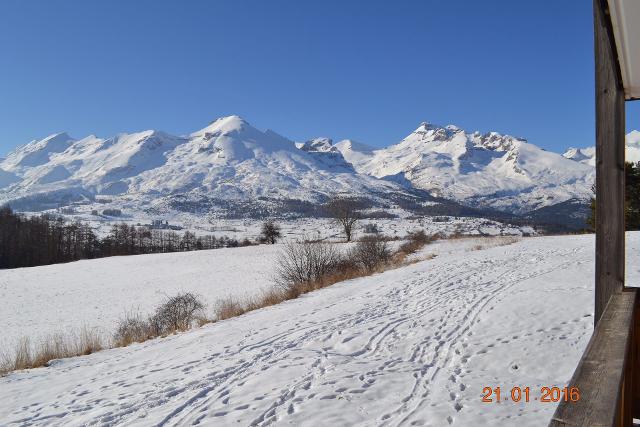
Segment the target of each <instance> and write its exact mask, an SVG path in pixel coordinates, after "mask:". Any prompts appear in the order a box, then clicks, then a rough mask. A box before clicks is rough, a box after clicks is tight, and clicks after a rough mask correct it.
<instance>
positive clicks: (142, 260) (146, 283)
mask: <svg viewBox="0 0 640 427" xmlns="http://www.w3.org/2000/svg"><path fill="white" fill-rule="evenodd" d="M278 249H279V248H278V247H277V246H272V245H260V246H250V247H244V248H225V249H213V250H207V251H196V252H180V253H169V254H153V255H135V256H122V257H110V258H101V259H94V260H83V261H77V262H72V263H68V264H56V265H47V266H40V267H29V268H16V269H11V270H3V271H2V273H1V274H0V301H1V302H0V318H1V319H3V322H4V324H5V328H4V331H3V334H2V336H0V349H3V348H12V344H14V343H15V342H16V341H17V340H18V339H20V338H21V337H25V336H28V337H30V339H31V340H32V342H35V341H38V339H39V338H41V337H44V336H47V335H50V334H52V333H56V332H71V333H75V332H77V331H79V330H80V329H81V328H83V327H85V326H86V327H89V328H94V327H98V328H101V330H102V331H103V332H105V333H111V332H112V331H114V330H115V326H116V323H117V321H118V319H120V318H122V317H123V316H124V315H125V314H126V313H128V312H139V313H141V314H143V315H146V314H150V313H152V312H153V310H154V308H155V307H156V306H158V305H159V303H160V302H162V301H163V299H164V298H166V297H167V296H173V295H175V294H177V293H178V292H181V291H189V292H194V293H196V294H198V295H200V296H201V297H202V299H203V300H204V301H205V302H207V303H209V304H213V303H215V301H216V300H217V299H218V298H224V297H227V296H234V297H245V296H248V295H256V294H257V293H259V292H261V291H262V290H263V289H266V288H268V287H270V286H272V285H273V282H272V277H273V274H272V271H273V266H274V262H273V260H274V259H275V256H276V254H277V252H278Z"/></svg>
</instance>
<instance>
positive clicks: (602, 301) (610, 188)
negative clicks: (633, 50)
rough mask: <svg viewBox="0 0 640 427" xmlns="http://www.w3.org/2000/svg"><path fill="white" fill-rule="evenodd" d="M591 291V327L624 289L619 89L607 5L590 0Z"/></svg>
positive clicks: (621, 100) (622, 111)
mask: <svg viewBox="0 0 640 427" xmlns="http://www.w3.org/2000/svg"><path fill="white" fill-rule="evenodd" d="M593 11H594V42H595V43H594V44H595V79H596V85H595V86H596V268H595V270H596V292H595V316H594V322H595V324H597V323H598V320H599V319H600V317H601V316H602V313H603V312H604V308H605V307H606V305H607V302H608V301H609V298H610V297H611V295H612V294H614V293H615V292H617V291H619V290H621V289H622V288H623V286H624V122H625V109H624V108H625V105H624V90H623V87H622V79H621V76H620V68H619V64H618V60H617V52H616V47H615V40H614V38H613V30H612V28H611V20H610V17H609V14H608V7H607V2H606V0H594V3H593Z"/></svg>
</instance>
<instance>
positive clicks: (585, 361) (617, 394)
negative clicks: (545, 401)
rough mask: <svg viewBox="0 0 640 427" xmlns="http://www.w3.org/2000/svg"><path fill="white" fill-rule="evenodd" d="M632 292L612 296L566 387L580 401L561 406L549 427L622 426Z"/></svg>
mask: <svg viewBox="0 0 640 427" xmlns="http://www.w3.org/2000/svg"><path fill="white" fill-rule="evenodd" d="M636 296H637V291H636V290H635V289H633V290H629V291H625V292H618V293H616V294H613V295H612V296H611V298H610V300H609V302H608V304H607V307H606V308H605V310H604V313H603V314H602V317H601V319H600V321H599V322H598V325H597V326H596V328H595V330H594V332H593V336H592V337H591V340H590V341H589V344H588V345H587V349H586V350H585V353H584V355H583V356H582V359H581V360H580V363H579V364H578V367H577V368H576V370H575V372H574V374H573V377H572V378H571V381H569V387H578V389H579V390H580V400H578V401H577V402H561V403H560V405H559V406H558V408H557V409H556V412H555V413H554V415H553V418H552V420H551V422H550V423H549V426H552V427H558V426H607V427H609V426H616V425H622V424H620V423H621V422H623V421H625V420H623V419H622V416H621V414H622V413H623V412H624V410H623V407H622V403H623V402H622V398H623V387H624V378H625V369H626V368H627V361H628V355H629V353H630V351H631V336H632V331H633V322H634V320H635V319H634V310H635V307H636V305H637V304H636Z"/></svg>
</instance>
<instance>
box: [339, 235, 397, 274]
mask: <svg viewBox="0 0 640 427" xmlns="http://www.w3.org/2000/svg"><path fill="white" fill-rule="evenodd" d="M349 257H350V258H352V259H353V260H355V262H356V263H358V264H359V265H361V266H362V267H363V268H364V269H365V270H366V271H374V270H375V269H376V268H379V267H381V266H383V265H384V264H386V263H387V262H389V260H390V259H391V251H390V250H389V245H388V244H387V242H386V241H385V240H384V239H380V238H378V237H377V236H367V237H364V238H362V239H360V241H358V243H357V244H356V246H355V248H353V250H352V251H351V252H350V254H349Z"/></svg>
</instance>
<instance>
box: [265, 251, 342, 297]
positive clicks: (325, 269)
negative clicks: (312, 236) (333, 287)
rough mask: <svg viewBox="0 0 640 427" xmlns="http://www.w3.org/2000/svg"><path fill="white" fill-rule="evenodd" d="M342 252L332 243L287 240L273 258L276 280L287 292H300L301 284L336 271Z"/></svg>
mask: <svg viewBox="0 0 640 427" xmlns="http://www.w3.org/2000/svg"><path fill="white" fill-rule="evenodd" d="M342 261H343V256H342V254H341V253H340V251H339V250H338V248H337V247H336V245H334V244H332V243H324V242H300V243H293V242H290V243H287V244H286V245H285V247H284V248H283V250H282V252H280V254H279V256H278V258H277V260H276V277H275V279H276V282H277V283H278V284H279V285H280V286H281V287H282V288H284V290H285V291H286V292H290V293H293V294H297V295H299V294H300V293H302V292H304V290H303V288H304V287H308V286H311V285H315V284H316V282H319V281H321V280H322V279H323V278H325V277H327V276H329V275H331V274H333V273H335V271H336V267H337V266H338V265H339V264H340V263H341V262H342Z"/></svg>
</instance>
